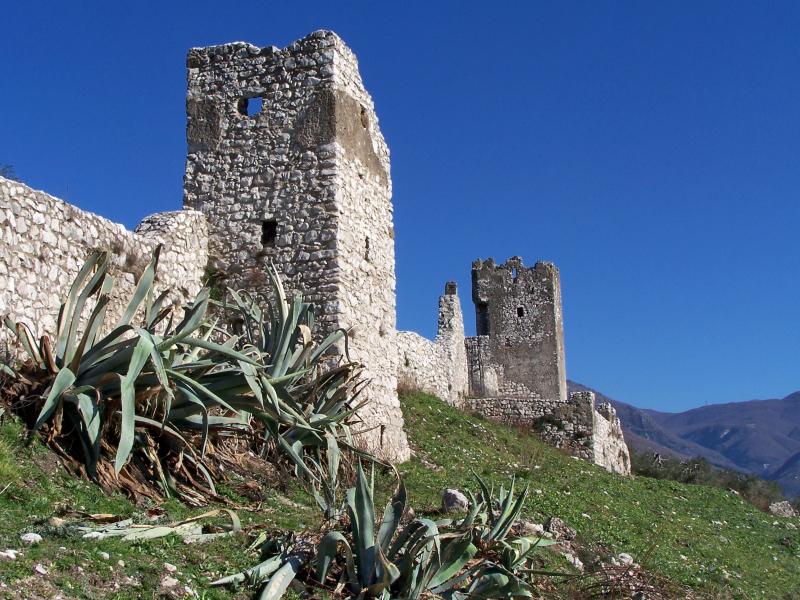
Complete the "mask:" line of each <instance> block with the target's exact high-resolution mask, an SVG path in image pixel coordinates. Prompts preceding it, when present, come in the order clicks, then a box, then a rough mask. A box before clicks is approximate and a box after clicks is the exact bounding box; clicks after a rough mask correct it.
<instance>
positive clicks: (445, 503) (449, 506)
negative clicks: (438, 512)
mask: <svg viewBox="0 0 800 600" xmlns="http://www.w3.org/2000/svg"><path fill="white" fill-rule="evenodd" d="M467 509H469V499H467V497H466V496H465V495H464V494H462V493H461V492H460V491H459V490H454V489H446V490H445V491H444V494H442V511H443V512H463V511H465V510H467Z"/></svg>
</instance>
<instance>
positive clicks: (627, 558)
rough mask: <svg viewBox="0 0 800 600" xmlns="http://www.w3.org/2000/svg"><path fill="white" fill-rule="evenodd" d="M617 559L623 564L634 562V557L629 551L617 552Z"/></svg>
mask: <svg viewBox="0 0 800 600" xmlns="http://www.w3.org/2000/svg"><path fill="white" fill-rule="evenodd" d="M617 560H618V561H619V562H620V564H622V565H632V564H633V557H632V556H631V555H630V554H628V553H627V552H620V553H619V554H617Z"/></svg>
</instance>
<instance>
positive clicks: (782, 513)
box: [769, 500, 797, 517]
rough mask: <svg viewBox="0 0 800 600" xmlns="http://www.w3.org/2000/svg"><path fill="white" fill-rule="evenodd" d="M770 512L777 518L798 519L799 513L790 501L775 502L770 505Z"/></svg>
mask: <svg viewBox="0 0 800 600" xmlns="http://www.w3.org/2000/svg"><path fill="white" fill-rule="evenodd" d="M769 512H771V513H772V514H773V515H775V516H776V517H796V516H797V511H796V510H795V509H794V507H793V506H792V505H791V503H790V502H789V501H788V500H784V501H783V502H773V503H772V504H770V505H769Z"/></svg>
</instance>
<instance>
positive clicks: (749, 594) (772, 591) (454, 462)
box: [400, 394, 800, 599]
mask: <svg viewBox="0 0 800 600" xmlns="http://www.w3.org/2000/svg"><path fill="white" fill-rule="evenodd" d="M402 405H403V412H404V415H405V419H406V428H407V431H408V432H409V436H410V440H411V442H412V444H413V445H414V447H415V449H417V451H418V453H419V455H420V456H419V457H417V458H414V459H413V460H412V461H410V462H409V463H407V464H404V465H402V466H401V469H400V470H401V473H402V474H403V475H404V476H405V478H406V483H407V485H408V488H409V494H410V502H411V504H412V506H422V507H428V508H429V509H433V508H436V507H437V506H438V504H439V502H440V498H441V492H442V490H443V489H444V488H445V487H461V488H462V489H463V488H464V487H468V488H471V489H473V490H474V489H475V488H476V485H475V483H474V480H473V479H472V475H471V472H472V471H475V472H476V473H478V474H479V475H480V476H481V477H484V478H486V479H488V480H490V481H492V482H494V483H495V484H496V485H499V484H500V483H503V482H506V481H508V478H509V477H512V476H516V477H517V478H518V480H519V481H524V482H529V483H530V487H531V493H530V495H529V498H528V500H527V502H526V507H525V514H527V515H528V516H529V517H531V518H533V519H535V520H537V521H539V522H541V520H543V519H545V518H547V517H549V516H558V517H561V518H562V519H564V520H565V521H566V522H567V523H568V524H570V525H571V526H572V527H574V528H575V529H577V531H578V534H579V537H580V538H581V539H582V541H583V542H584V543H588V544H594V545H602V546H606V547H607V548H608V550H609V552H611V553H619V552H627V553H629V554H631V555H632V556H633V557H634V559H635V560H636V561H637V562H638V563H640V564H642V565H643V566H644V567H646V568H648V569H649V570H651V571H653V572H655V573H658V574H661V575H664V576H666V577H668V578H670V579H671V580H673V581H676V582H678V583H681V584H683V585H687V586H691V587H692V588H695V589H697V590H699V591H704V592H707V593H709V594H711V595H714V596H721V597H733V598H770V599H774V598H797V597H800V531H798V529H792V528H791V526H792V525H793V526H795V527H798V526H800V520H798V519H791V520H787V519H775V518H774V517H772V516H770V515H768V514H766V513H763V512H761V511H760V510H758V509H757V508H755V507H754V506H753V505H751V504H749V503H747V502H745V501H743V500H742V499H741V498H739V497H738V496H736V495H735V494H733V493H731V492H727V491H725V490H722V489H720V488H715V487H705V486H697V485H687V484H680V483H676V482H673V481H663V480H656V479H650V478H647V477H636V478H631V477H621V476H618V475H613V474H611V473H608V472H606V471H605V470H604V469H601V468H599V467H596V466H594V465H590V464H588V463H586V462H584V461H579V460H575V459H573V458H571V457H569V456H566V455H564V454H563V453H561V452H559V451H557V450H554V449H552V448H550V447H548V446H545V445H544V444H543V443H541V442H540V441H539V440H538V439H537V438H536V437H534V436H532V435H528V434H525V433H524V432H521V431H519V430H516V429H510V428H508V427H504V426H502V425H499V424H495V423H491V422H487V421H485V420H482V419H479V418H476V417H473V416H470V415H467V414H465V413H463V412H461V411H459V410H456V409H454V408H451V407H450V406H448V405H446V404H445V403H444V402H442V401H440V400H438V399H436V398H433V397H431V396H426V395H424V394H410V395H406V396H405V397H403V398H402ZM421 459H424V460H425V462H426V463H427V464H425V463H423V461H422V460H421ZM431 464H432V465H433V466H438V467H440V469H435V468H431V466H432V465H431Z"/></svg>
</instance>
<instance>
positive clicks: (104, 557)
mask: <svg viewBox="0 0 800 600" xmlns="http://www.w3.org/2000/svg"><path fill="white" fill-rule="evenodd" d="M100 558H102V559H103V560H108V559H109V558H111V555H110V554H109V553H108V552H100Z"/></svg>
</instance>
